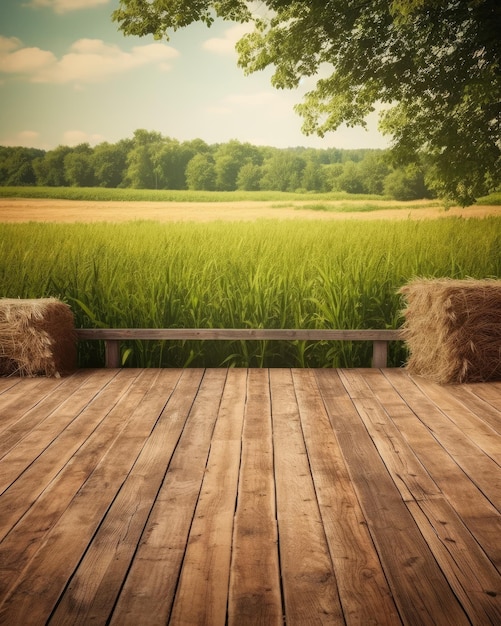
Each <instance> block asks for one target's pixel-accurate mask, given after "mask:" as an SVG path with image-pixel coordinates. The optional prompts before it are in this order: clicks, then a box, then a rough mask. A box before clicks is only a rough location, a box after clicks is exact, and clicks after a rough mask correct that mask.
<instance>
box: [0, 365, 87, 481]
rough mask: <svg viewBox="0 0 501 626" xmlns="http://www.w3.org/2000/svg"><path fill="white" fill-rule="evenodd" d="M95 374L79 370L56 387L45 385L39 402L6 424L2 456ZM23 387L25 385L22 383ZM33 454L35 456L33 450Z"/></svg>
mask: <svg viewBox="0 0 501 626" xmlns="http://www.w3.org/2000/svg"><path fill="white" fill-rule="evenodd" d="M93 374H94V372H93V370H89V371H86V370H79V371H78V372H75V374H73V375H72V376H70V377H68V378H65V379H64V380H63V381H62V382H61V384H59V385H57V387H55V388H54V387H52V385H49V386H47V385H45V389H44V394H42V395H41V397H40V396H38V398H39V402H37V404H35V406H33V407H31V408H30V409H29V410H28V411H26V412H25V413H24V414H23V415H22V416H21V417H19V416H16V418H15V420H12V421H11V422H10V424H8V425H7V424H5V428H4V430H2V432H1V433H0V458H1V457H2V456H4V455H5V454H6V453H7V452H8V451H9V450H11V449H12V448H13V447H14V446H15V445H16V444H17V443H18V442H19V441H20V439H22V438H24V437H26V435H27V434H28V433H29V432H30V431H33V430H35V429H36V428H39V424H40V423H41V422H42V421H43V420H45V419H46V418H47V417H48V416H50V415H51V414H52V413H54V411H56V409H58V408H59V407H60V405H62V404H63V403H64V402H66V401H67V399H68V397H69V396H71V395H72V394H73V393H74V392H75V391H76V390H77V389H78V388H79V387H81V386H82V385H83V384H84V383H86V382H87V381H88V380H89V378H90V377H92V376H93ZM22 387H23V388H24V387H25V386H24V385H22ZM31 393H33V392H32V391H31V390H30V389H29V388H28V389H23V394H24V395H26V394H28V395H29V394H31ZM2 404H3V403H2ZM32 456H34V454H33V452H32ZM0 491H1V489H0Z"/></svg>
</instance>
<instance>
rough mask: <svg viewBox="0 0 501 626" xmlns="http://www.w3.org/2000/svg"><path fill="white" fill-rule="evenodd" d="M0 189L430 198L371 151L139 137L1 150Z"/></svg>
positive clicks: (410, 171)
mask: <svg viewBox="0 0 501 626" xmlns="http://www.w3.org/2000/svg"><path fill="white" fill-rule="evenodd" d="M0 185H3V186H34V185H37V186H47V187H65V186H73V187H119V188H127V187H129V188H135V189H190V190H206V191H233V190H237V189H238V190H245V191H258V190H273V191H292V192H297V191H309V192H329V191H345V192H348V193H357V194H384V195H386V196H390V197H393V198H395V199H398V200H412V199H418V198H424V197H430V196H431V192H430V190H429V189H428V187H427V185H426V172H425V171H424V169H423V168H422V167H417V166H415V165H409V166H406V167H400V168H395V167H393V166H392V165H391V164H390V160H389V158H388V152H387V151H385V150H370V149H353V150H346V149H337V148H326V149H315V148H301V147H298V148H287V149H281V148H273V147H269V146H254V145H252V144H250V143H241V142H239V141H237V140H231V141H228V142H226V143H221V144H213V145H209V144H207V143H206V142H205V141H203V140H202V139H194V140H190V141H183V142H181V141H178V140H176V139H173V138H171V137H165V136H162V134H161V133H159V132H156V131H147V130H144V129H138V130H136V131H135V132H134V134H133V137H132V138H129V139H122V140H120V141H118V142H117V143H108V142H103V143H100V144H98V145H96V146H95V147H91V146H90V145H89V144H88V143H82V144H80V145H77V146H74V147H70V146H64V145H60V146H58V147H57V148H54V149H53V150H48V151H44V150H40V149H36V148H25V147H0Z"/></svg>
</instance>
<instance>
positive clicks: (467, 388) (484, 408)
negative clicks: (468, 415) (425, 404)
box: [451, 385, 501, 435]
mask: <svg viewBox="0 0 501 626" xmlns="http://www.w3.org/2000/svg"><path fill="white" fill-rule="evenodd" d="M451 392H452V393H453V394H454V397H455V398H457V399H458V400H460V401H461V402H462V403H463V404H464V406H465V407H466V408H467V409H468V410H469V411H471V412H472V413H474V414H475V415H477V416H478V417H479V418H480V419H481V420H482V421H483V422H485V423H486V424H487V425H488V426H490V427H491V428H492V429H493V430H495V431H496V432H497V433H498V434H499V435H501V398H500V401H499V408H494V407H493V406H492V404H490V403H489V402H486V401H485V400H483V399H482V398H481V397H479V396H478V395H477V394H475V393H473V391H472V387H471V385H454V386H453V387H451Z"/></svg>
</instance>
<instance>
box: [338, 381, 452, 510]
mask: <svg viewBox="0 0 501 626" xmlns="http://www.w3.org/2000/svg"><path fill="white" fill-rule="evenodd" d="M372 372H373V375H372ZM339 376H340V378H341V380H342V382H343V384H344V386H345V387H346V389H347V391H348V394H349V395H350V397H351V398H352V400H353V404H354V406H355V408H356V410H357V412H358V414H359V415H360V417H361V419H362V421H363V423H364V425H365V427H366V429H367V432H368V434H369V436H370V437H371V439H372V441H373V442H374V445H375V446H376V448H377V450H378V452H379V455H380V456H381V458H383V459H384V463H385V466H386V468H387V470H388V472H389V473H390V475H391V477H392V479H393V481H394V483H395V485H396V486H397V487H398V490H399V491H400V495H401V497H402V499H403V500H404V501H413V500H422V499H423V498H430V497H433V496H435V495H439V494H440V489H439V488H438V487H437V485H436V483H435V482H434V481H433V479H432V478H431V477H430V475H429V474H428V472H427V471H426V469H425V468H424V467H423V465H422V464H421V462H420V461H419V459H418V458H417V457H416V456H415V455H414V452H413V451H412V449H411V448H410V446H409V445H408V444H407V442H406V441H405V439H404V437H403V436H402V435H401V433H400V431H399V430H398V428H397V427H396V426H395V424H394V423H393V422H392V420H391V419H390V417H389V415H388V413H387V412H386V410H385V409H384V408H383V406H382V404H381V403H380V401H379V400H378V398H377V397H376V396H375V395H374V393H373V392H372V390H371V387H369V385H368V384H367V383H366V381H365V379H364V377H365V376H369V377H370V379H371V383H372V384H373V386H374V387H376V388H377V387H378V381H379V380H380V379H383V381H384V380H385V379H384V377H383V375H382V374H381V372H379V371H378V370H368V374H367V373H366V372H365V371H364V370H342V371H340V373H339Z"/></svg>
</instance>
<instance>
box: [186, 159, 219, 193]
mask: <svg viewBox="0 0 501 626" xmlns="http://www.w3.org/2000/svg"><path fill="white" fill-rule="evenodd" d="M186 183H187V185H188V189H190V190H192V191H212V190H213V189H214V188H215V186H216V170H215V169H214V159H213V158H212V156H211V155H207V154H196V155H195V156H194V157H193V158H192V159H191V160H190V161H189V163H188V165H187V166H186Z"/></svg>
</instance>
